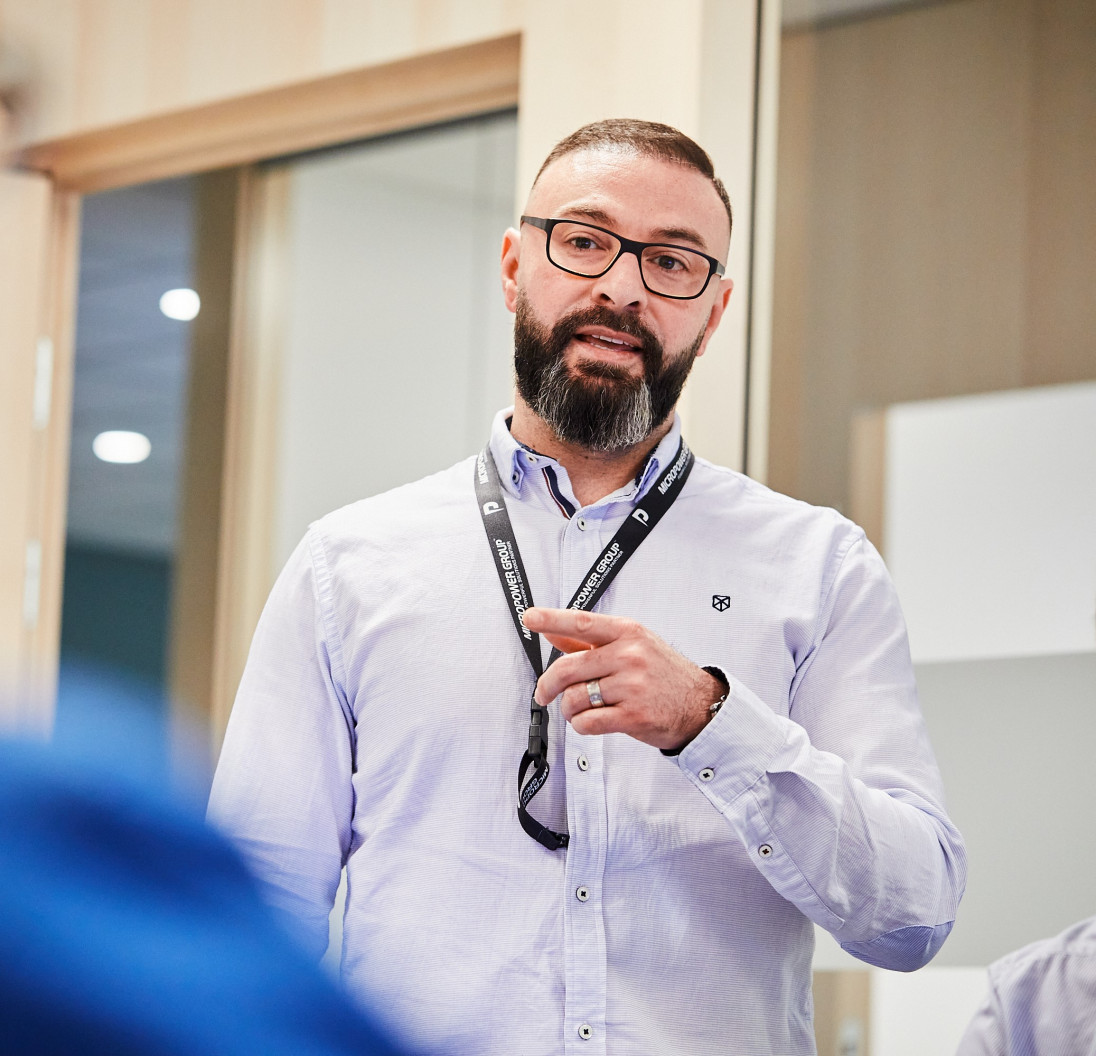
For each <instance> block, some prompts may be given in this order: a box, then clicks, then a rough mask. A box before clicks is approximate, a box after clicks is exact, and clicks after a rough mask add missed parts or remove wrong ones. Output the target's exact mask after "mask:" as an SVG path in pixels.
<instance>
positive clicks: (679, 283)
mask: <svg viewBox="0 0 1096 1056" xmlns="http://www.w3.org/2000/svg"><path fill="white" fill-rule="evenodd" d="M619 252H620V240H619V239H617V238H614V237H613V236H612V235H611V234H609V233H608V232H607V231H599V230H598V229H597V228H595V227H588V226H587V225H586V224H579V223H571V222H568V223H558V224H556V225H555V227H553V228H552V235H551V238H550V239H549V241H548V256H549V258H550V259H551V261H552V263H553V264H555V265H556V266H557V267H560V268H564V269H566V270H567V271H573V272H575V273H576V274H579V275H586V276H591V277H592V276H596V275H601V274H602V273H603V272H604V271H605V270H606V269H607V268H608V267H609V266H610V264H612V262H613V261H614V260H615V259H616V256H617V254H618V253H619ZM640 267H641V269H642V271H643V278H644V279H645V280H646V283H647V286H648V287H649V288H650V289H651V290H653V291H654V292H655V293H664V294H667V295H668V296H670V297H692V296H695V295H696V294H698V293H699V292H700V291H701V290H702V289H703V288H704V285H705V283H707V281H708V277H709V275H710V273H711V265H710V264H709V263H708V260H707V258H706V257H703V256H701V254H699V253H693V252H690V251H689V250H687V249H683V248H681V247H679V246H647V247H646V248H645V249H643V250H642V252H641V253H640Z"/></svg>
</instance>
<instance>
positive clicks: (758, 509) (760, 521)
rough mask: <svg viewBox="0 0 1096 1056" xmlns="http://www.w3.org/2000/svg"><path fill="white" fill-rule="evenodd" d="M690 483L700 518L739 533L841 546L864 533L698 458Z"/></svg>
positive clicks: (826, 510) (822, 509) (823, 509)
mask: <svg viewBox="0 0 1096 1056" xmlns="http://www.w3.org/2000/svg"><path fill="white" fill-rule="evenodd" d="M690 484H692V485H693V487H692V489H691V492H690V497H691V498H692V499H693V501H694V504H695V507H696V509H697V512H698V513H699V514H700V515H701V516H704V515H709V516H714V517H719V518H721V519H723V518H725V519H727V521H728V522H729V523H733V524H735V525H736V527H738V528H739V529H740V530H746V531H756V532H763V533H765V534H770V533H771V534H772V535H773V536H774V537H777V538H779V537H781V536H783V535H791V536H795V535H803V536H808V537H811V538H813V539H816V540H823V539H827V540H829V541H830V543H831V545H843V546H845V547H848V546H851V545H852V544H853V543H855V542H857V541H858V540H860V539H863V538H864V532H863V529H861V528H860V526H859V525H857V524H856V523H854V522H853V521H851V520H850V519H849V518H848V517H846V516H845V515H844V514H843V513H841V512H840V511H838V510H835V509H832V508H831V507H829V506H815V505H812V504H811V503H809V502H804V501H803V500H802V499H796V498H792V496H790V495H785V494H783V493H782V492H779V491H775V490H773V489H772V488H770V487H768V486H767V485H765V484H762V483H761V482H760V481H758V480H754V479H753V478H752V477H749V476H747V475H746V474H745V473H741V472H739V471H737V470H734V469H729V468H728V467H727V466H721V465H718V464H717V463H715V462H711V461H709V460H708V459H706V458H700V457H699V456H698V457H697V459H696V464H695V466H694V468H693V480H691V481H690Z"/></svg>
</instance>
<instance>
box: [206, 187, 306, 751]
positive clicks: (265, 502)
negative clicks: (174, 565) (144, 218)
mask: <svg viewBox="0 0 1096 1056" xmlns="http://www.w3.org/2000/svg"><path fill="white" fill-rule="evenodd" d="M288 184H289V170H288V169H287V168H285V167H278V168H275V169H271V170H267V171H258V172H256V171H254V170H250V171H246V172H245V173H243V174H242V180H241V186H240V197H239V201H238V212H237V220H238V222H237V227H236V234H235V250H234V260H235V276H234V279H233V287H234V289H235V290H236V297H235V299H234V302H233V307H232V322H231V329H230V345H229V375H228V391H227V400H228V406H227V427H226V433H225V452H224V476H223V488H222V503H221V532H220V544H219V545H220V550H219V559H218V567H219V571H220V574H219V576H218V580H217V601H216V630H215V637H214V642H215V649H214V654H213V664H212V686H211V688H210V712H211V715H210V720H211V723H210V725H211V742H212V743H211V747H212V751H213V754H214V756H216V755H217V754H219V751H220V745H221V741H222V739H223V737H224V730H225V726H226V724H227V723H228V716H229V712H230V711H231V710H232V701H233V699H234V698H235V695H236V687H237V686H238V685H239V682H240V676H241V675H242V674H243V670H244V664H245V663H246V661H247V652H248V648H249V646H250V643H251V636H252V634H253V633H254V630H255V626H256V624H257V623H258V621H259V614H260V613H261V612H262V608H263V605H264V603H265V602H266V596H267V594H268V593H269V591H270V587H271V584H272V582H273V577H274V574H275V571H276V570H275V568H274V562H273V558H272V544H273V539H272V525H273V523H274V505H275V471H276V451H277V440H278V438H277V432H276V424H277V418H278V409H279V392H280V387H279V383H280V375H281V370H280V367H281V361H282V354H281V352H282V340H283V335H284V329H285V319H284V305H285V304H286V303H287V297H286V293H285V281H286V275H285V268H286V262H287V253H286V249H285V237H286V208H287V201H288Z"/></svg>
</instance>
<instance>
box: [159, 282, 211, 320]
mask: <svg viewBox="0 0 1096 1056" xmlns="http://www.w3.org/2000/svg"><path fill="white" fill-rule="evenodd" d="M201 306H202V302H201V299H200V298H199V297H198V295H197V294H196V293H195V292H194V291H193V290H188V289H181V290H168V291H167V293H165V294H164V295H163V296H162V297H161V298H160V311H161V312H163V313H164V315H166V316H167V317H168V318H169V319H178V320H180V321H181V322H184V323H189V322H190V320H191V319H193V318H194V317H195V316H196V315H197V314H198V309H199V308H201Z"/></svg>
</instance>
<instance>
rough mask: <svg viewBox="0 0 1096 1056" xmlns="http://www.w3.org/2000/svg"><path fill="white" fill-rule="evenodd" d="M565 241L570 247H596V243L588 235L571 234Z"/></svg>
mask: <svg viewBox="0 0 1096 1056" xmlns="http://www.w3.org/2000/svg"><path fill="white" fill-rule="evenodd" d="M567 243H568V245H570V247H571V248H572V249H597V243H596V242H595V241H594V240H593V239H592V238H590V236H589V235H572V236H571V237H570V238H569V239H568V240H567Z"/></svg>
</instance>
